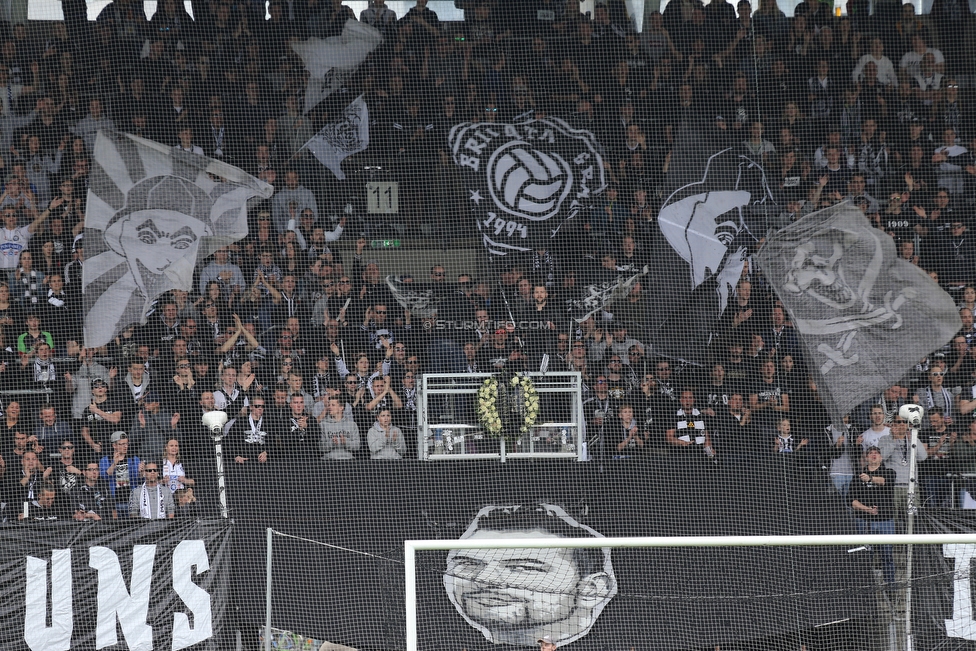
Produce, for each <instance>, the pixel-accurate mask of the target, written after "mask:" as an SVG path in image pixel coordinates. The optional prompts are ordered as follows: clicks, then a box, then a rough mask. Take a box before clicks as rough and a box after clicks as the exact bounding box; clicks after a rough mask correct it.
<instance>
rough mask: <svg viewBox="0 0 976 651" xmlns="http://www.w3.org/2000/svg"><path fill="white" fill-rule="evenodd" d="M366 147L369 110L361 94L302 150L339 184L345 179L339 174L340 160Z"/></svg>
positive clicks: (343, 175) (341, 173) (344, 176)
mask: <svg viewBox="0 0 976 651" xmlns="http://www.w3.org/2000/svg"><path fill="white" fill-rule="evenodd" d="M368 146H369V109H368V108H367V107H366V101H365V100H364V99H363V96H362V95H360V96H359V97H357V98H356V100H355V101H353V103H352V104H350V105H349V106H347V107H346V110H345V111H343V112H342V115H341V116H340V117H339V119H338V120H336V121H335V122H330V123H329V124H327V125H325V126H324V127H322V130H321V131H319V132H318V133H316V134H315V135H314V136H312V138H311V140H309V141H308V142H307V143H305V147H308V150H309V151H310V152H312V154H313V155H314V156H315V157H316V158H317V159H318V160H319V162H320V163H322V164H323V165H325V166H326V167H328V168H329V169H330V170H332V173H333V174H335V175H336V178H337V179H339V180H340V181H342V180H344V179H345V178H346V175H345V174H343V172H342V167H341V163H342V161H343V160H345V159H346V158H347V157H349V156H352V155H353V154H357V153H359V152H361V151H363V150H364V149H366V147H368Z"/></svg>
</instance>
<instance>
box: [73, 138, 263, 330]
mask: <svg viewBox="0 0 976 651" xmlns="http://www.w3.org/2000/svg"><path fill="white" fill-rule="evenodd" d="M273 192H274V188H273V187H272V186H271V185H269V184H267V183H265V182H264V181H260V180H258V179H256V178H254V177H253V176H251V175H250V174H247V173H246V172H243V171H241V170H240V169H238V168H236V167H233V166H232V165H228V164H227V163H224V162H221V161H217V160H213V159H211V158H207V157H206V156H199V155H197V154H191V153H187V152H185V151H182V150H180V149H178V148H176V147H169V146H167V145H162V144H159V143H157V142H153V141H151V140H145V139H144V138H139V137H137V136H133V135H130V134H122V133H117V132H113V131H99V132H98V136H97V138H96V140H95V149H94V153H93V156H92V170H91V175H90V179H89V190H88V204H87V209H86V212H85V236H84V247H85V248H84V251H85V264H84V267H83V271H82V291H83V294H84V310H85V346H87V347H89V348H96V347H98V346H104V345H105V344H107V343H108V342H109V341H111V340H112V339H113V338H114V337H115V336H116V335H118V333H119V332H121V331H122V330H123V329H124V328H125V327H127V326H128V325H130V324H133V323H145V322H146V317H147V315H148V314H149V312H150V310H151V307H152V304H153V301H154V300H155V299H156V298H158V297H159V296H160V295H162V294H163V293H165V292H167V291H170V290H173V289H181V290H185V291H189V290H190V289H191V287H192V281H193V269H194V266H195V265H196V264H197V261H199V260H203V259H204V258H206V257H207V256H209V255H210V254H211V253H213V252H214V251H215V250H217V249H219V248H221V247H224V246H227V245H228V244H231V243H233V242H236V241H238V240H240V239H242V238H244V237H245V236H246V235H247V200H248V199H250V198H252V197H262V198H264V199H268V198H270V197H271V195H272V194H273Z"/></svg>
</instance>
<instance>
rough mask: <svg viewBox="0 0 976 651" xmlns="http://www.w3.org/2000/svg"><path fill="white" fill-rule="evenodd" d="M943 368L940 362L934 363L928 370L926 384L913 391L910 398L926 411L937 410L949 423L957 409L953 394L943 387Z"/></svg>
mask: <svg viewBox="0 0 976 651" xmlns="http://www.w3.org/2000/svg"><path fill="white" fill-rule="evenodd" d="M945 373H946V372H945V369H944V368H943V367H942V365H941V364H934V365H932V366H931V367H930V368H929V370H928V386H927V387H923V388H921V389H919V390H918V391H916V392H915V396H914V397H913V398H912V400H913V401H914V402H915V404H917V405H922V408H923V409H925V411H926V412H927V413H930V414H931V413H932V411H933V410H939V411H941V412H942V413H943V414H945V418H946V422H947V423H948V424H949V425H951V424H952V419H953V416H955V415H956V412H957V411H958V406H957V405H956V404H955V396H954V395H953V394H952V392H951V391H950V390H949V389H947V388H946V387H945Z"/></svg>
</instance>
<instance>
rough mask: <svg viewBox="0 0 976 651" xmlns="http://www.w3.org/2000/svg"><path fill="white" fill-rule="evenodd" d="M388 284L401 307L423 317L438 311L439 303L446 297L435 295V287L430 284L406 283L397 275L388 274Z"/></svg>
mask: <svg viewBox="0 0 976 651" xmlns="http://www.w3.org/2000/svg"><path fill="white" fill-rule="evenodd" d="M386 286H387V287H389V288H390V292H391V293H392V294H393V298H395V299H396V302H397V303H399V304H400V307H402V308H403V309H405V310H408V311H409V312H410V314H411V315H413V316H415V317H417V318H421V319H423V318H426V317H428V316H430V315H431V314H433V313H434V312H435V311H437V304H438V303H440V302H441V300H443V298H444V297H443V296H435V295H434V289H433V288H432V287H431V286H430V285H418V284H416V283H405V282H403V281H402V280H400V279H399V278H397V277H396V276H387V277H386Z"/></svg>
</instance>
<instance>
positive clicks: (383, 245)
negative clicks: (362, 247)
mask: <svg viewBox="0 0 976 651" xmlns="http://www.w3.org/2000/svg"><path fill="white" fill-rule="evenodd" d="M371 246H372V247H373V248H374V249H395V248H397V247H398V246H400V240H373V241H372V243H371Z"/></svg>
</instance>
